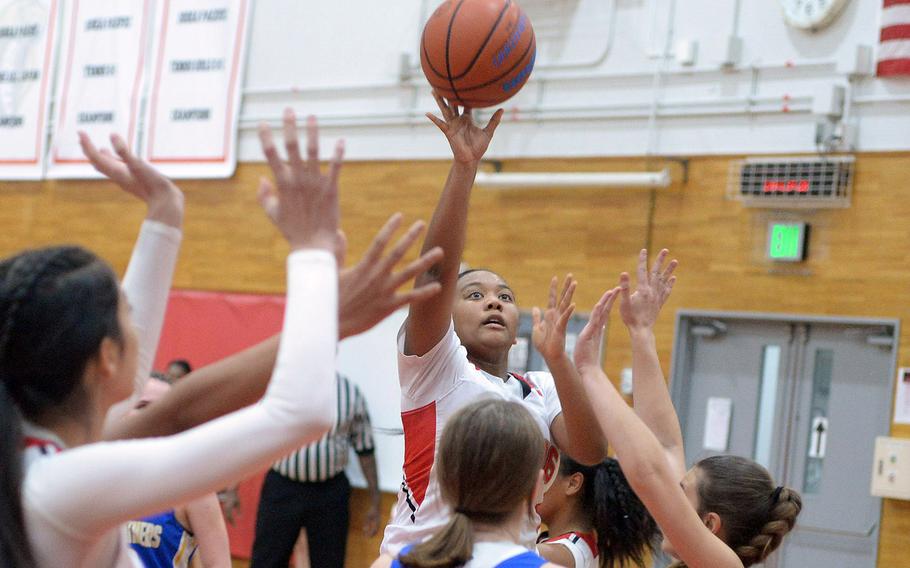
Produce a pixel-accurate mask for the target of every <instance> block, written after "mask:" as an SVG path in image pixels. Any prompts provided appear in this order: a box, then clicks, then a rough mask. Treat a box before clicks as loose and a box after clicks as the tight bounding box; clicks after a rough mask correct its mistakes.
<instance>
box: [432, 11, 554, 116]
mask: <svg viewBox="0 0 910 568" xmlns="http://www.w3.org/2000/svg"><path fill="white" fill-rule="evenodd" d="M536 55H537V42H536V41H535V39H534V28H532V27H531V21H530V20H529V19H528V16H527V15H525V13H524V11H523V10H522V9H521V7H519V6H518V4H516V3H515V2H512V0H446V1H445V2H443V3H442V5H441V6H439V8H437V9H436V11H435V12H433V15H432V16H430V19H429V20H428V21H427V25H426V26H425V27H424V28H423V37H422V38H421V40H420V64H421V66H422V67H423V72H424V74H425V75H426V76H427V80H429V81H430V85H432V86H433V88H434V89H436V91H437V92H439V94H441V95H442V96H443V97H445V98H447V99H449V100H451V101H453V102H455V103H457V104H459V105H461V106H465V107H473V108H477V107H488V106H495V105H498V104H500V103H502V102H503V101H506V100H508V99H509V98H511V97H512V96H514V95H515V93H517V92H518V91H519V90H521V88H522V87H523V86H524V84H525V83H526V82H527V81H528V77H530V76H531V71H532V70H533V69H534V59H535V57H536Z"/></svg>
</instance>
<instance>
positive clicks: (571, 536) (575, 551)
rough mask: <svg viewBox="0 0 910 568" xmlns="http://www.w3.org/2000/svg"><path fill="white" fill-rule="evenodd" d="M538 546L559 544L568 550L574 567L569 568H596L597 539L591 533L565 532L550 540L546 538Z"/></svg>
mask: <svg viewBox="0 0 910 568" xmlns="http://www.w3.org/2000/svg"><path fill="white" fill-rule="evenodd" d="M540 544H561V545H562V546H565V547H566V548H568V549H569V552H571V553H572V558H574V559H575V565H574V566H569V568H598V566H597V537H596V536H594V534H592V533H582V532H575V531H572V532H567V533H566V534H561V535H559V536H554V537H552V538H549V537H548V538H546V539H545V540H543V541H541V543H540Z"/></svg>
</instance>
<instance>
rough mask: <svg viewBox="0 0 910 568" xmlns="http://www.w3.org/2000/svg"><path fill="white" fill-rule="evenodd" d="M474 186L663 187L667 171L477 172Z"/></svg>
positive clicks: (521, 187) (666, 180) (515, 187)
mask: <svg viewBox="0 0 910 568" xmlns="http://www.w3.org/2000/svg"><path fill="white" fill-rule="evenodd" d="M475 183H476V184H477V185H478V186H484V187H490V188H501V189H530V188H541V187H667V186H669V185H670V170H668V169H664V170H663V171H660V172H533V173H531V172H525V173H518V172H508V173H502V172H484V171H480V172H477V178H476V179H475Z"/></svg>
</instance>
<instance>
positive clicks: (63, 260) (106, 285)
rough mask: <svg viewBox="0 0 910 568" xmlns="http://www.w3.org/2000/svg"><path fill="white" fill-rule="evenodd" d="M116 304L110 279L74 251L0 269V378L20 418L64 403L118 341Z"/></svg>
mask: <svg viewBox="0 0 910 568" xmlns="http://www.w3.org/2000/svg"><path fill="white" fill-rule="evenodd" d="M119 301H120V286H119V284H118V283H117V278H116V276H115V275H114V273H113V271H112V270H111V269H110V267H109V266H108V265H107V264H106V263H104V262H103V261H102V260H101V259H99V258H98V257H97V256H95V255H94V254H93V253H91V252H89V251H87V250H85V249H83V248H81V247H74V246H62V247H49V248H44V249H39V250H34V251H27V252H23V253H20V254H18V255H16V256H14V257H12V258H10V259H8V260H6V261H4V262H3V263H0V375H2V377H3V381H4V383H5V384H6V387H7V389H8V390H9V393H10V396H12V398H13V400H15V401H16V404H17V405H18V406H19V409H20V410H21V411H22V413H23V414H24V415H25V417H26V418H29V419H32V420H39V421H40V417H41V415H42V414H43V413H45V412H47V411H48V410H51V409H53V408H55V407H58V406H60V405H61V404H63V403H64V402H66V401H68V400H70V399H71V397H72V396H73V395H74V394H76V393H78V392H79V390H80V389H81V386H82V374H83V372H84V371H85V367H86V365H87V364H88V362H89V361H90V360H91V359H92V358H93V357H94V356H95V355H96V354H97V353H98V349H99V347H100V345H101V340H102V339H104V338H105V337H110V338H112V339H115V340H117V341H120V340H121V337H122V335H121V330H120V324H119V321H118V319H117V306H118V304H119Z"/></svg>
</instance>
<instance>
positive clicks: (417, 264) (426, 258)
mask: <svg viewBox="0 0 910 568" xmlns="http://www.w3.org/2000/svg"><path fill="white" fill-rule="evenodd" d="M443 256H445V255H444V254H443V251H442V248H441V247H433V248H431V249H430V250H428V251H427V252H425V253H423V254H422V255H420V258H418V259H417V260H414V261H412V262H411V263H410V264H408V265H407V266H405V267H404V269H402V270H401V271H400V272H398V273H397V274H395V275H393V277H392V282H391V286H390V287H391V288H393V289H398V288H399V287H401V286H402V285H404V283H405V282H408V281H411V280H414V279H415V278H416V277H417V276H418V275H419V274H423V273H424V272H426V271H427V270H429V269H430V267H431V266H433V265H434V264H436V263H438V262H439V261H440V260H442V257H443ZM424 288H432V289H434V290H436V292H438V291H439V290H440V289H441V288H440V284H439V282H437V281H435V280H434V281H432V282H428V283H425V284H422V285H420V286H416V287H415V288H414V290H422V289H424ZM436 292H433V293H430V294H429V295H430V296H432V295H433V294H435V293H436Z"/></svg>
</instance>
